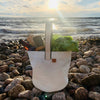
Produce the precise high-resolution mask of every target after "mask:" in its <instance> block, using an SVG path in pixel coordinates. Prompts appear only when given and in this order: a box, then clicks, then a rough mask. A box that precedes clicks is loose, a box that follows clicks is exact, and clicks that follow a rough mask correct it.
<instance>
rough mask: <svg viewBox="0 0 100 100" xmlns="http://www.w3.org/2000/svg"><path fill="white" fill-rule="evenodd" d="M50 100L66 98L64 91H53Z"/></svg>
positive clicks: (64, 99) (63, 99)
mask: <svg viewBox="0 0 100 100" xmlns="http://www.w3.org/2000/svg"><path fill="white" fill-rule="evenodd" d="M52 100H66V98H65V93H64V92H58V93H55V94H54V95H53V96H52Z"/></svg>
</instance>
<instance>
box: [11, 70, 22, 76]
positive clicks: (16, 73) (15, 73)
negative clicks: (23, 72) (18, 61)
mask: <svg viewBox="0 0 100 100" xmlns="http://www.w3.org/2000/svg"><path fill="white" fill-rule="evenodd" d="M12 73H13V74H14V75H15V76H17V75H19V74H20V73H19V71H18V70H17V69H15V70H13V71H12Z"/></svg>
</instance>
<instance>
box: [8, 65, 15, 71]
mask: <svg viewBox="0 0 100 100" xmlns="http://www.w3.org/2000/svg"><path fill="white" fill-rule="evenodd" d="M12 66H13V65H12ZM15 69H17V68H16V67H9V71H10V72H12V71H13V70H15Z"/></svg>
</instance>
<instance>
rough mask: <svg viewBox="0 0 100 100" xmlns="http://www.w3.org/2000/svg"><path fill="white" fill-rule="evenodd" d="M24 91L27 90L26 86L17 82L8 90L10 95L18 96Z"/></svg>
mask: <svg viewBox="0 0 100 100" xmlns="http://www.w3.org/2000/svg"><path fill="white" fill-rule="evenodd" d="M22 91H25V88H24V87H23V86H22V85H20V84H17V85H16V86H14V87H13V88H12V89H10V90H9V91H8V95H9V96H10V97H18V94H19V93H20V92H22Z"/></svg>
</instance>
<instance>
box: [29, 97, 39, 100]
mask: <svg viewBox="0 0 100 100" xmlns="http://www.w3.org/2000/svg"><path fill="white" fill-rule="evenodd" d="M31 100H40V99H39V98H38V97H33V98H32V99H31Z"/></svg>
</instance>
